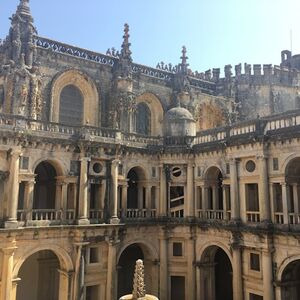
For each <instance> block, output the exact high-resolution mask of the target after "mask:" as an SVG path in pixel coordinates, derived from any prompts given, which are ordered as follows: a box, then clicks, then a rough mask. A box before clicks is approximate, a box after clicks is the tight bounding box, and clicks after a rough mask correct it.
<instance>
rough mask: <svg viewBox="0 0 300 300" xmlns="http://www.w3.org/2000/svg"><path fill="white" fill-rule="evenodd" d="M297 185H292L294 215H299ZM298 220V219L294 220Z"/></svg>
mask: <svg viewBox="0 0 300 300" xmlns="http://www.w3.org/2000/svg"><path fill="white" fill-rule="evenodd" d="M298 194H299V193H298V183H294V184H293V196H294V199H293V200H294V213H295V214H296V215H298V214H299V198H298V196H299V195H298ZM296 219H297V220H298V218H296Z"/></svg>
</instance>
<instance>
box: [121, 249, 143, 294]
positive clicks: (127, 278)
mask: <svg viewBox="0 0 300 300" xmlns="http://www.w3.org/2000/svg"><path fill="white" fill-rule="evenodd" d="M138 259H144V253H143V251H142V249H141V248H140V247H139V246H138V245H137V244H133V245H130V246H129V247H127V248H126V249H125V250H124V251H123V253H122V254H121V257H120V259H119V263H118V299H119V298H120V297H121V296H124V295H127V294H131V293H132V289H133V285H132V283H133V275H134V268H135V262H136V261H137V260H138Z"/></svg>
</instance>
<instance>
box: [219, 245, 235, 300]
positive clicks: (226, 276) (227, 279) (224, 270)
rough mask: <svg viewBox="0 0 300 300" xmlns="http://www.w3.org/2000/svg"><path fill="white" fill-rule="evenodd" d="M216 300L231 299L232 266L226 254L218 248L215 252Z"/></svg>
mask: <svg viewBox="0 0 300 300" xmlns="http://www.w3.org/2000/svg"><path fill="white" fill-rule="evenodd" d="M215 264H216V265H215V291H216V300H232V299H233V292H232V267H231V262H230V260H229V258H228V256H227V254H226V253H225V252H224V251H223V250H222V249H218V250H217V252H216V254H215Z"/></svg>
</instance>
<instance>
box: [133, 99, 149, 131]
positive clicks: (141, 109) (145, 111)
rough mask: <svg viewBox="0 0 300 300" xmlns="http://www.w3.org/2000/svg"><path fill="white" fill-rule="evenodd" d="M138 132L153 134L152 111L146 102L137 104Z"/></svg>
mask: <svg viewBox="0 0 300 300" xmlns="http://www.w3.org/2000/svg"><path fill="white" fill-rule="evenodd" d="M136 132H137V133H139V134H143V135H150V134H151V112H150V109H149V107H148V106H147V105H146V104H145V103H139V104H138V105H137V109H136Z"/></svg>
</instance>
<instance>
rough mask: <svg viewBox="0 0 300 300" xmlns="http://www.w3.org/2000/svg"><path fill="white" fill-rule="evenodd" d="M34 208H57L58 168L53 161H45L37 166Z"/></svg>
mask: <svg viewBox="0 0 300 300" xmlns="http://www.w3.org/2000/svg"><path fill="white" fill-rule="evenodd" d="M34 173H35V174H36V178H35V181H36V183H35V186H34V196H33V209H55V193H56V176H57V173H56V170H55V168H54V167H53V166H52V164H51V163H49V162H47V161H43V162H41V163H40V164H38V166H37V167H36V169H35V171H34Z"/></svg>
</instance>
